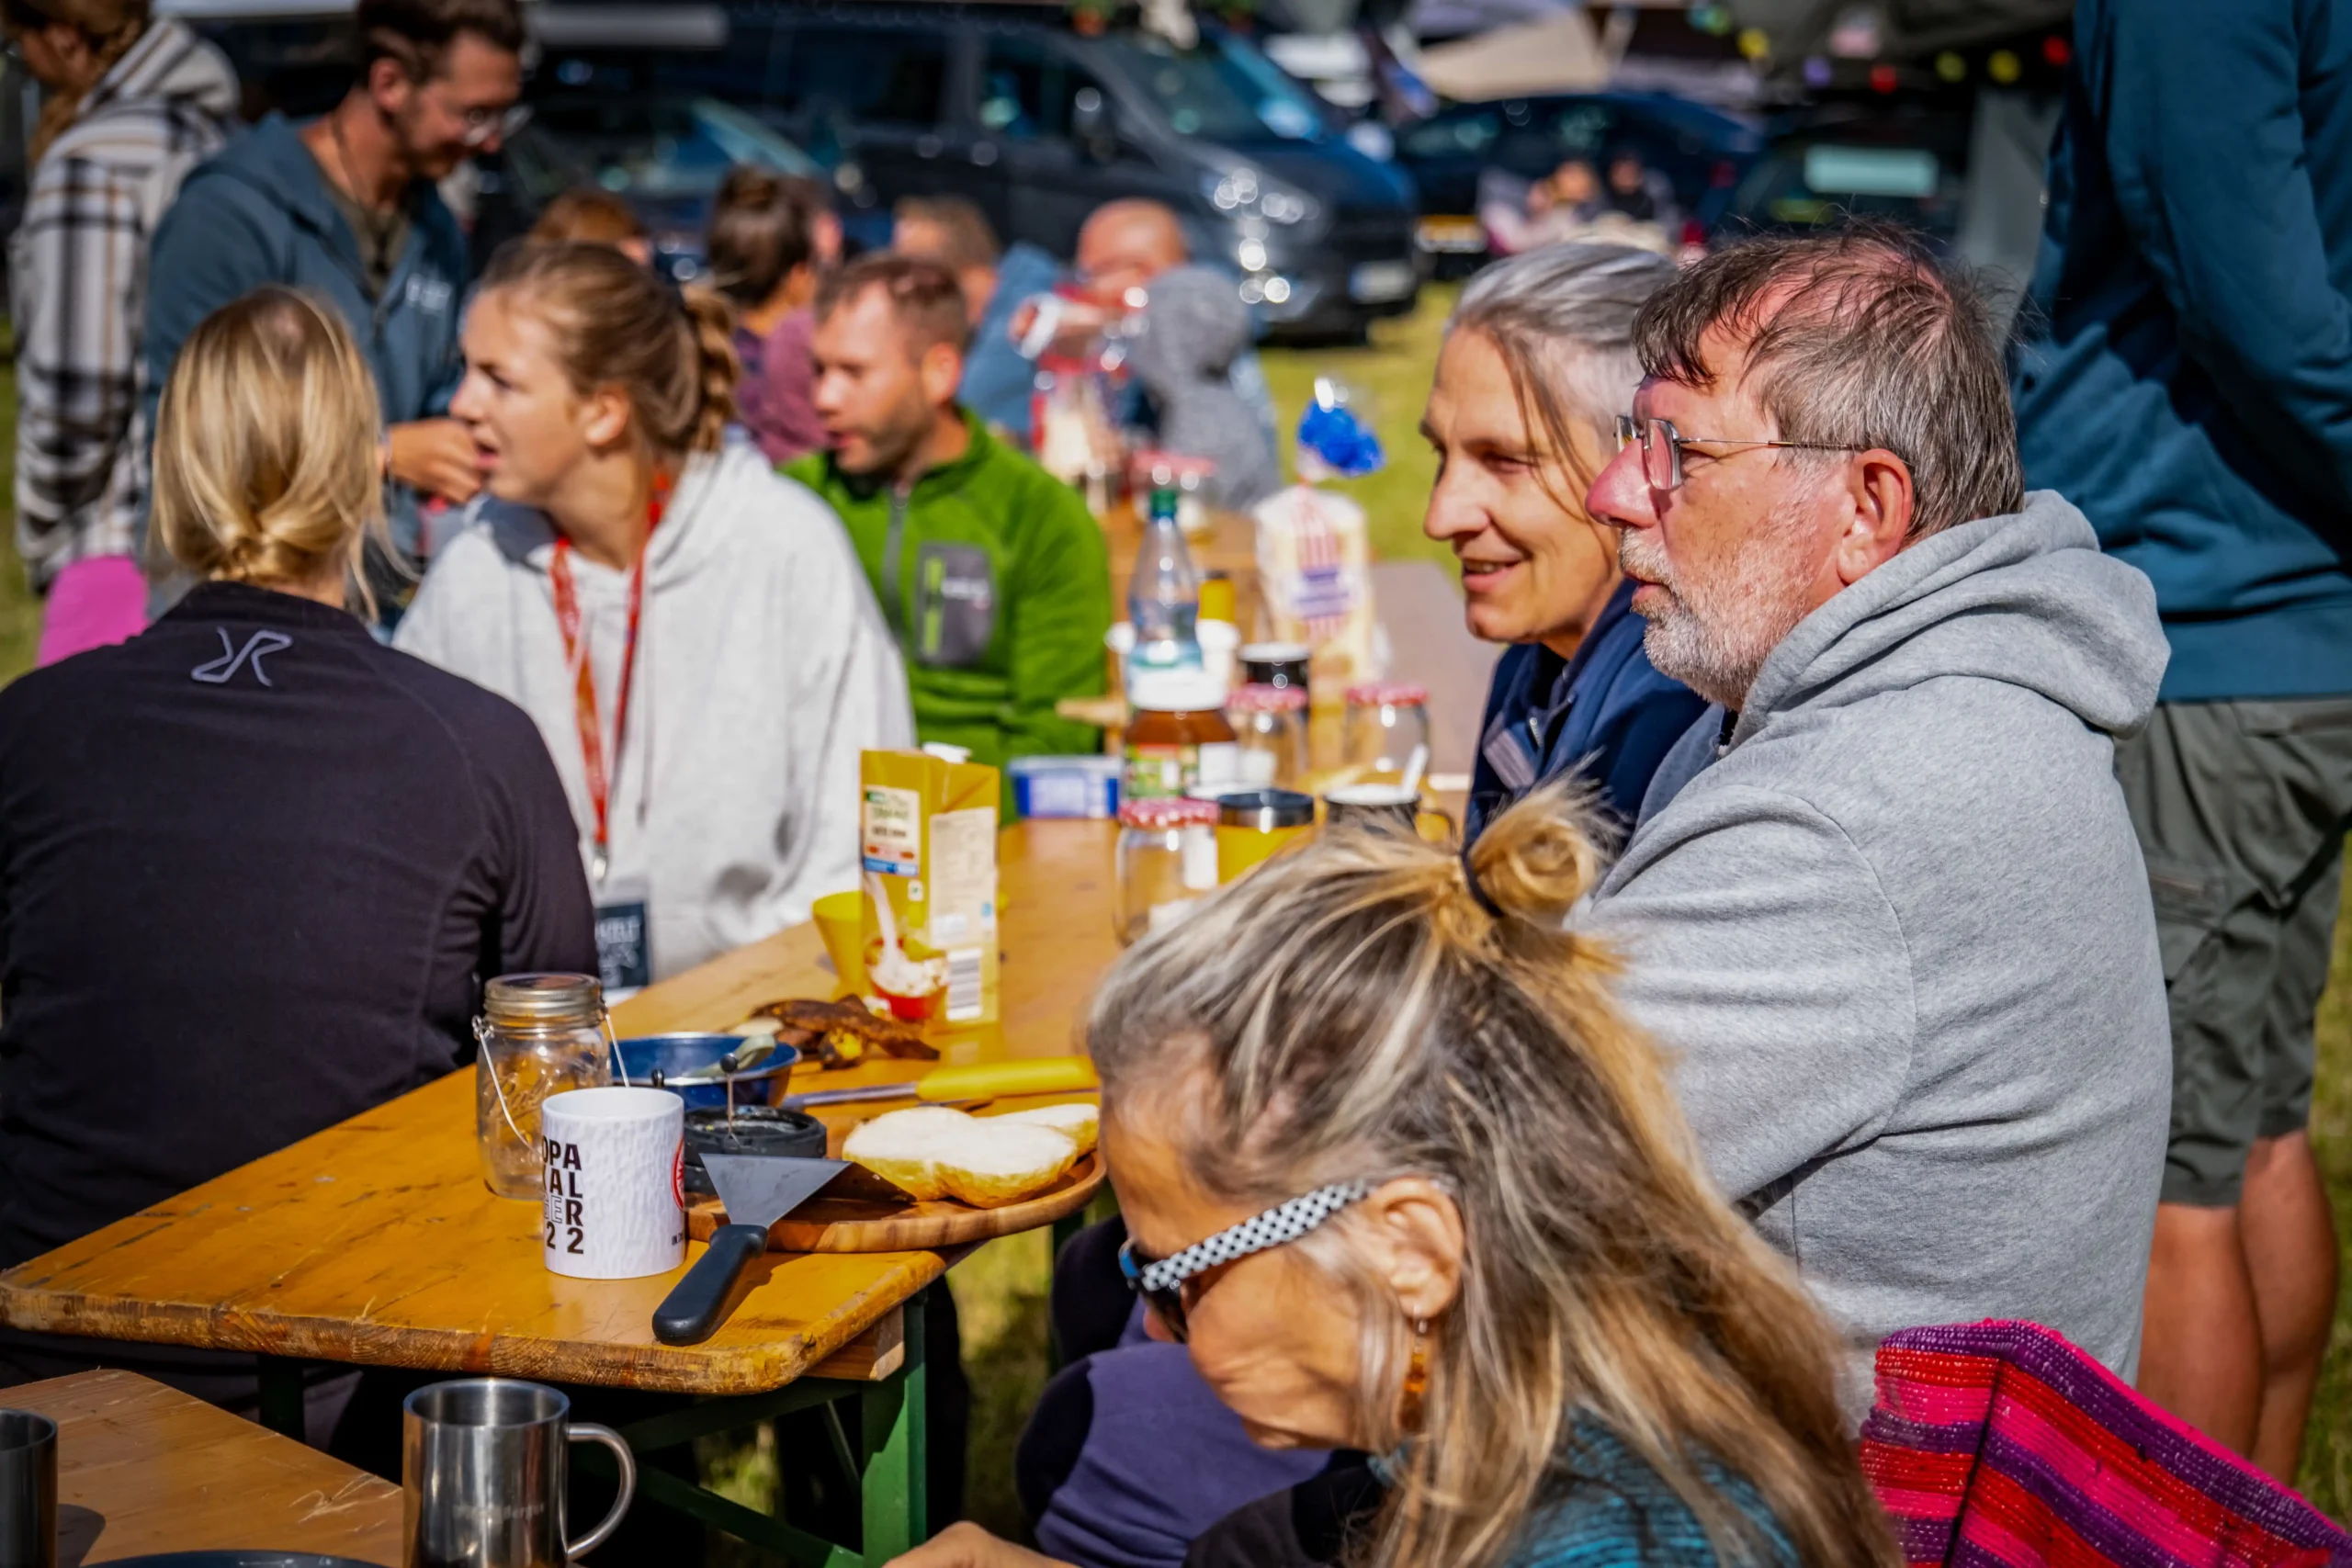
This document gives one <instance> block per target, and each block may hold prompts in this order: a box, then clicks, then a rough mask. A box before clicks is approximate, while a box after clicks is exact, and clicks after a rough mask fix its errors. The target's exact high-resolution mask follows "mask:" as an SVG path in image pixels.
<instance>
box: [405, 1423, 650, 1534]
mask: <svg viewBox="0 0 2352 1568" xmlns="http://www.w3.org/2000/svg"><path fill="white" fill-rule="evenodd" d="M569 1416H571V1400H569V1399H567V1398H565V1397H564V1396H563V1395H562V1394H560V1393H557V1392H556V1391H555V1390H554V1389H551V1388H548V1387H547V1386H546V1385H545V1384H542V1383H535V1382H522V1381H521V1380H519V1379H515V1378H466V1379H463V1380H460V1381H458V1382H436V1383H432V1384H429V1385H427V1386H426V1387H424V1388H421V1389H418V1390H417V1391H416V1392H415V1393H412V1394H410V1395H409V1396H408V1400H407V1403H406V1404H405V1405H404V1406H403V1407H402V1409H401V1494H402V1500H403V1503H404V1507H403V1510H402V1512H403V1515H404V1517H403V1519H402V1523H401V1542H402V1553H401V1561H402V1562H405V1563H406V1564H407V1568H561V1564H563V1563H565V1562H569V1561H570V1560H571V1559H572V1558H574V1557H577V1556H580V1555H582V1553H585V1552H589V1551H594V1550H595V1549H596V1548H597V1547H599V1546H601V1545H603V1544H604V1541H605V1538H606V1537H607V1536H609V1535H611V1534H612V1533H613V1531H614V1530H615V1529H617V1528H619V1525H620V1522H621V1516H623V1515H624V1514H626V1513H628V1505H629V1499H630V1498H631V1497H632V1496H634V1495H636V1492H637V1459H636V1456H634V1455H633V1454H631V1453H630V1452H629V1451H628V1443H626V1442H625V1441H623V1440H622V1438H621V1435H620V1434H619V1433H618V1432H616V1431H614V1430H613V1429H612V1428H611V1427H598V1426H594V1425H592V1424H590V1423H588V1422H585V1421H582V1422H580V1423H578V1424H576V1425H575V1424H573V1423H571V1421H570V1420H569V1419H568V1417H569ZM577 1442H596V1443H602V1444H604V1445H605V1447H606V1448H608V1449H610V1450H613V1458H614V1459H615V1460H616V1461H618V1462H619V1464H620V1472H621V1495H620V1497H619V1499H618V1500H617V1501H616V1502H615V1503H614V1504H613V1511H612V1512H611V1513H609V1514H606V1515H605V1518H604V1522H603V1523H602V1524H599V1525H598V1526H597V1527H596V1528H595V1529H592V1530H590V1531H589V1532H588V1533H587V1534H586V1535H585V1536H582V1538H581V1539H580V1540H565V1538H564V1521H563V1489H564V1475H565V1472H566V1471H567V1469H568V1468H569V1466H568V1463H567V1449H566V1445H567V1444H568V1443H577Z"/></svg>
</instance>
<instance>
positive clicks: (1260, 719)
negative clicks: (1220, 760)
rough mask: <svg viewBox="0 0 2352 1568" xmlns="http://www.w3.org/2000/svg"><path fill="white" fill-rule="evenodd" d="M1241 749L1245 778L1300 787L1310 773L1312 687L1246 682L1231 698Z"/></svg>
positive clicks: (1259, 783) (1245, 781)
mask: <svg viewBox="0 0 2352 1568" xmlns="http://www.w3.org/2000/svg"><path fill="white" fill-rule="evenodd" d="M1225 713H1226V717H1227V719H1229V720H1231V722H1232V724H1233V733H1234V740H1235V743H1236V744H1237V745H1238V746H1239V747H1240V748H1241V768H1240V782H1241V783H1242V784H1251V785H1257V786H1261V787H1262V786H1264V785H1267V784H1272V785H1273V786H1275V787H1276V788H1279V789H1295V788H1297V787H1298V784H1299V781H1300V780H1301V779H1304V778H1305V777H1306V687H1304V686H1261V685H1250V686H1243V687H1241V688H1239V689H1238V690H1237V691H1236V692H1235V693H1234V694H1232V695H1231V696H1229V697H1227V698H1226V700H1225Z"/></svg>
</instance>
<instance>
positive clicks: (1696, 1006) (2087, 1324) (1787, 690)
mask: <svg viewBox="0 0 2352 1568" xmlns="http://www.w3.org/2000/svg"><path fill="white" fill-rule="evenodd" d="M2164 669H2165V639H2164V632H2163V628H2162V626H2160V625H2159V623H2158V621H2157V618H2156V608H2155V596H2154V590H2153V589H2152V588H2151V587H2150V585H2149V582H2148V580H2147V579H2146V578H2145V577H2143V575H2141V573H2140V572H2139V571H2137V570H2134V569H2133V568H2131V567H2129V566H2126V565H2124V564H2123V563H2122V562H2120V561H2118V560H2115V559H2113V558H2109V557H2107V556H2102V555H2101V554H2099V552H2098V540H2097V538H2096V536H2094V535H2093V533H2092V531H2091V527H2090V525H2089V524H2088V523H2087V522H2086V521H2085V520H2084V518H2083V515H2082V513H2079V512H2077V511H2075V509H2074V507H2072V506H2070V505H2068V504H2067V503H2066V502H2064V501H2063V500H2061V499H2059V498H2058V497H2057V496H2055V495H2053V494H2051V493H2049V492H2048V491H2037V492H2035V493H2034V494H2032V495H2030V496H2029V497H2028V498H2027V503H2026V509H2025V511H2023V512H2022V513H2016V514H2014V515H2009V516H2002V517H1986V518H1981V519H1979V520H1977V521H1975V522H1973V523H1966V524H1962V525H1960V526H1958V527H1955V528H1951V529H1948V530H1946V531H1944V532H1942V533H1939V534H1935V535H1931V536H1928V537H1927V538H1925V539H1922V540H1921V541H1919V542H1918V543H1917V544H1915V545H1913V546H1911V547H1909V548H1908V549H1905V550H1904V551H1903V552H1902V553H1901V554H1899V555H1897V556H1896V557H1895V558H1894V559H1892V560H1890V561H1888V562H1887V563H1886V564H1885V565H1883V566H1882V567H1880V568H1879V569H1878V570H1875V571H1873V572H1871V574H1870V575H1869V576H1867V577H1865V578H1863V579H1862V580H1861V581H1859V582H1857V583H1855V584H1853V585H1852V586H1851V587H1849V588H1848V589H1846V590H1845V591H1844V592H1841V593H1839V594H1838V595H1837V596H1836V597H1835V598H1833V599H1831V600H1830V601H1829V602H1828V603H1827V604H1824V605H1822V606H1821V607H1820V608H1819V609H1817V610H1815V612H1814V613H1813V614H1812V615H1808V616H1806V617H1805V619H1804V621H1803V622H1802V623H1800V624H1799V625H1798V626H1797V627H1796V629H1795V630H1794V631H1792V632H1791V633H1790V634H1789V636H1788V637H1786V638H1785V639H1784V640H1783V641H1782V642H1781V645H1780V646H1779V647H1778V648H1776V649H1773V651H1772V654H1771V657H1770V658H1769V659H1768V660H1765V663H1764V668H1763V670H1762V671H1761V672H1760V673H1759V674H1758V677H1757V680H1756V683H1755V685H1754V687H1753V688H1752V689H1751V690H1750V692H1749V694H1748V701H1747V706H1746V709H1745V711H1743V712H1742V713H1741V714H1740V715H1739V716H1738V720H1737V722H1736V724H1735V725H1734V726H1733V727H1732V728H1731V732H1730V737H1729V740H1728V743H1727V744H1724V745H1722V746H1720V747H1717V746H1716V745H1714V744H1713V742H1714V741H1715V739H1716V738H1717V737H1718V736H1720V735H1721V734H1722V725H1723V721H1724V715H1723V711H1722V710H1721V709H1720V708H1712V709H1710V710H1709V711H1708V712H1707V713H1706V714H1704V715H1702V716H1701V718H1700V719H1699V721H1698V723H1697V724H1696V725H1695V726H1693V728H1692V730H1691V735H1690V736H1689V737H1686V742H1687V743H1688V744H1687V745H1686V746H1685V747H1678V752H1684V751H1687V750H1698V751H1699V752H1700V753H1701V755H1702V758H1703V757H1705V756H1706V754H1707V753H1713V757H1712V760H1709V761H1706V763H1705V765H1704V766H1703V767H1702V769H1700V770H1699V771H1698V772H1697V773H1695V775H1691V774H1689V773H1687V770H1686V772H1685V778H1684V781H1683V782H1681V783H1680V784H1679V789H1678V788H1677V787H1676V784H1677V781H1676V779H1675V778H1674V777H1672V776H1670V775H1671V773H1672V771H1673V769H1674V763H1675V760H1674V759H1671V758H1670V759H1669V760H1668V765H1667V767H1666V768H1665V769H1662V770H1661V772H1660V774H1659V776H1658V779H1657V782H1656V783H1654V784H1653V785H1652V787H1651V790H1650V793H1649V795H1648V796H1647V797H1646V798H1645V802H1644V809H1643V818H1642V821H1641V823H1640V825H1639V827H1638V828H1637V829H1635V831H1634V837H1633V840H1632V841H1631V842H1630V843H1628V844H1627V845H1626V848H1625V852H1624V855H1623V858H1622V859H1621V860H1620V861H1619V862H1618V863H1617V864H1616V865H1615V866H1614V867H1613V868H1611V871H1610V872H1609V874H1608V875H1607V877H1606V878H1604V880H1603V881H1602V883H1601V886H1600V890H1599V892H1598V893H1597V895H1596V896H1595V897H1593V898H1592V899H1591V900H1589V902H1588V904H1587V905H1585V906H1584V907H1583V908H1581V909H1580V910H1579V911H1578V912H1577V915H1575V916H1574V917H1573V920H1574V923H1575V924H1576V926H1577V929H1579V930H1583V931H1590V932H1592V933H1593V934H1596V935H1599V936H1600V937H1602V938H1603V939H1605V940H1606V941H1608V942H1610V943H1611V944H1612V945H1613V946H1615V947H1616V948H1617V950H1618V951H1619V953H1621V954H1622V956H1623V959H1624V961H1625V964H1626V969H1625V973H1624V976H1623V980H1622V982H1621V983H1620V986H1619V995H1620V998H1621V999H1622V1000H1623V1004H1624V1006H1625V1007H1626V1009H1627V1010H1628V1011H1629V1012H1630V1013H1631V1015H1632V1016H1633V1017H1634V1020H1635V1021H1638V1022H1639V1023H1640V1024H1642V1025H1643V1026H1644V1027H1645V1029H1647V1030H1648V1031H1649V1032H1650V1033H1651V1035H1652V1036H1653V1037H1654V1038H1655V1039H1657V1041H1658V1042H1659V1043H1660V1044H1661V1046H1662V1047H1664V1049H1665V1050H1666V1052H1667V1053H1668V1057H1669V1063H1670V1069H1671V1071H1672V1072H1673V1075H1674V1078H1675V1083H1676V1087H1677V1089H1678V1090H1679V1095H1680V1099H1681V1101H1682V1106H1683V1109H1684V1111H1685V1112H1686V1113H1687V1115H1688V1116H1689V1118H1690V1121H1691V1128H1692V1130H1693V1131H1694V1132H1695V1133H1696V1134H1697V1139H1698V1145H1699V1150H1700V1153H1701V1154H1702V1156H1703V1158H1704V1159H1705V1161H1706V1164H1707V1166H1708V1168H1709V1169H1710V1170H1711V1171H1712V1172H1713V1176H1714V1178H1715V1180H1716V1182H1717V1184H1718V1185H1719V1186H1720V1187H1721V1189H1722V1190H1723V1191H1724V1195H1725V1196H1727V1197H1729V1198H1730V1199H1732V1200H1733V1201H1735V1202H1738V1203H1740V1204H1742V1205H1743V1207H1744V1208H1745V1209H1746V1210H1747V1212H1748V1213H1752V1214H1753V1215H1754V1216H1755V1217H1756V1220H1757V1224H1758V1226H1759V1228H1760V1229H1761V1231H1762V1233H1763V1235H1764V1236H1765V1237H1766V1239H1767V1240H1769V1241H1770V1242H1771V1243H1772V1244H1773V1245H1774V1246H1775V1247H1778V1248H1779V1249H1780V1250H1781V1251H1782V1252H1783V1253H1785V1254H1787V1255H1788V1256H1789V1257H1790V1258H1792V1259H1793V1260H1794V1261H1795V1262H1796V1263H1797V1265H1798V1266H1799V1268H1800V1269H1802V1271H1803V1272H1804V1276H1805V1278H1806V1280H1807V1281H1808V1282H1809V1283H1810V1284H1811V1286H1812V1287H1813V1289H1814V1291H1815V1293H1816V1295H1817V1296H1818V1298H1819V1299H1820V1300H1821V1302H1822V1303H1823V1305H1824V1306H1825V1307H1826V1308H1827V1309H1828V1311H1829V1312H1830V1313H1831V1314H1833V1316H1834V1317H1835V1318H1836V1319H1838V1321H1839V1323H1840V1324H1841V1325H1842V1326H1843V1329H1844V1331H1845V1333H1846V1334H1847V1335H1848V1337H1849V1344H1850V1345H1851V1346H1852V1347H1853V1348H1855V1349H1856V1350H1857V1351H1860V1352H1864V1353H1865V1354H1866V1352H1867V1351H1868V1349H1869V1348H1870V1347H1871V1346H1872V1345H1874V1344H1875V1343H1876V1342H1877V1341H1878V1340H1879V1339H1880V1338H1881V1337H1883V1336H1885V1335H1887V1334H1888V1333H1891V1332H1892V1331H1894V1330H1895V1329H1898V1328H1905V1327H1910V1326H1913V1325H1922V1324H1939V1323H1956V1322H1968V1321H1973V1320H1974V1319H1978V1318H1985V1317H2004V1318H2026V1319H2030V1320H2031V1321H2033V1322H2035V1323H2041V1324H2045V1325H2049V1326H2050V1327H2052V1328H2054V1329H2056V1330H2058V1331H2059V1332H2060V1333H2062V1334H2064V1335H2065V1336H2066V1337H2068V1338H2070V1339H2072V1340H2074V1341H2075V1343H2076V1344H2078V1345H2080V1346H2081V1347H2083V1348H2084V1349H2086V1350H2087V1351H2089V1352H2090V1353H2091V1354H2092V1355H2094V1356H2097V1357H2098V1359H2100V1360H2102V1361H2104V1362H2106V1363H2107V1364H2108V1365H2109V1367H2111V1368H2113V1369H2115V1370H2116V1371H2118V1372H2119V1373H2120V1374H2122V1375H2123V1376H2125V1377H2127V1378H2128V1377H2129V1376H2131V1371H2132V1369H2133V1367H2134V1365H2135V1363H2136V1361H2137V1359H2138V1356H2139V1338H2140V1305H2141V1293H2142V1288H2143V1284H2144V1283H2145V1280H2146V1274H2147V1263H2148V1246H2149V1238H2150V1235H2151V1234H2152V1231H2153V1229H2154V1221H2155V1209H2156V1189H2157V1183H2158V1179H2159V1178H2160V1176H2161V1173H2162V1169H2163V1166H2164V1155H2165V1131H2166V1127H2167V1124H2168V1117H2169V1111H2170V1103H2171V1082H2172V1046H2171V1042H2170V1033H2169V1030H2168V1027H2167V1024H2166V1013H2165V985H2164V973H2163V970H2162V968H2161V966H2160V964H2159V963H2158V960H2157V956H2156V932H2155V921H2154V915H2153V913H2152V912H2151V909H2150V907H2149V902H2148V880H2147V873H2146V871H2145V869H2144V868H2143V865H2142V863H2141V860H2140V846H2139V840H2137V839H2136V838H2135V837H2134V835H2133V833H2132V830H2131V819H2130V818H2129V817H2128V816H2127V815H2126V814H2125V811H2124V805H2123V796H2122V793H2121V791H2120V790H2119V789H2118V788H2117V786H2116V783H2115V772H2114V745H2113V742H2114V740H2115V739H2116V738H2118V737H2120V736H2126V735H2129V734H2131V733H2132V732H2133V731H2135V730H2136V729H2138V728H2140V726H2141V725H2142V724H2143V723H2144V722H2145V721H2146V719H2147V716H2148V715H2149V713H2150V711H2151V710H2152V708H2153V706H2154V702H2155V697H2156V689H2157V685H2158V682H2160V681H2161V680H2162V679H2163V676H2164ZM1861 1386H1862V1388H1863V1389H1865V1390H1866V1389H1867V1387H1868V1384H1867V1382H1864V1383H1863V1384H1862V1385H1861Z"/></svg>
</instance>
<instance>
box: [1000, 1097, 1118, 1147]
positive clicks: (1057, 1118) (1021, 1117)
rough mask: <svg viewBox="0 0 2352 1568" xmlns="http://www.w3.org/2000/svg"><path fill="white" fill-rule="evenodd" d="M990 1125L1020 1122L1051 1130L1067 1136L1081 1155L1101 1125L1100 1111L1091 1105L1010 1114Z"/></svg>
mask: <svg viewBox="0 0 2352 1568" xmlns="http://www.w3.org/2000/svg"><path fill="white" fill-rule="evenodd" d="M987 1120H989V1121H991V1122H1027V1123H1029V1124H1030V1125H1033V1126H1037V1127H1051V1128H1052V1129H1053V1130H1054V1131H1055V1132H1057V1133H1067V1134H1069V1138H1070V1141H1071V1142H1072V1143H1075V1144H1076V1145H1078V1152H1079V1153H1080V1154H1081V1155H1083V1154H1086V1153H1088V1152H1089V1151H1090V1150H1091V1149H1092V1148H1093V1147H1094V1134H1095V1131H1096V1129H1097V1128H1099V1127H1100V1126H1101V1125H1102V1122H1103V1108H1102V1107H1101V1106H1099V1105H1094V1104H1072V1105H1041V1106H1039V1107H1037V1109H1035V1111H1007V1112H1006V1113H1005V1114H1003V1115H1002V1116H991V1117H989V1118H987Z"/></svg>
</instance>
